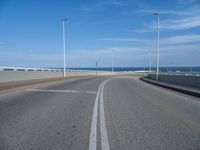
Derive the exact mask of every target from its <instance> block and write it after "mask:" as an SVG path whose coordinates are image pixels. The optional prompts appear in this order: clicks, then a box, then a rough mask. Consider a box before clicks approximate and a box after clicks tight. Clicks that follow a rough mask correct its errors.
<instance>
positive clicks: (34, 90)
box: [26, 89, 96, 94]
mask: <svg viewBox="0 0 200 150" xmlns="http://www.w3.org/2000/svg"><path fill="white" fill-rule="evenodd" d="M26 91H32V92H58V93H87V94H95V93H96V92H95V91H75V90H44V89H26Z"/></svg>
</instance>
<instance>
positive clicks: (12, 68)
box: [0, 67, 95, 72]
mask: <svg viewBox="0 0 200 150" xmlns="http://www.w3.org/2000/svg"><path fill="white" fill-rule="evenodd" d="M0 71H47V72H63V69H52V68H24V67H0ZM66 72H95V71H94V70H76V69H66Z"/></svg>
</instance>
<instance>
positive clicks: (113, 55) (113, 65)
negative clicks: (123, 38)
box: [112, 50, 114, 74]
mask: <svg viewBox="0 0 200 150" xmlns="http://www.w3.org/2000/svg"><path fill="white" fill-rule="evenodd" d="M113 71H114V50H112V74H113Z"/></svg>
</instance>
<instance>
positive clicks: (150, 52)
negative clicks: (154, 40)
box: [149, 51, 151, 72]
mask: <svg viewBox="0 0 200 150" xmlns="http://www.w3.org/2000/svg"><path fill="white" fill-rule="evenodd" d="M149 72H151V51H149Z"/></svg>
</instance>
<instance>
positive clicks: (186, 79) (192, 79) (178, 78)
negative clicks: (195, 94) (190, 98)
mask: <svg viewBox="0 0 200 150" xmlns="http://www.w3.org/2000/svg"><path fill="white" fill-rule="evenodd" d="M148 78H150V79H153V80H155V79H156V75H155V74H148ZM158 80H159V81H162V82H166V83H171V84H176V85H181V86H187V87H192V88H199V89H200V77H199V76H191V75H166V74H165V75H163V74H160V75H159V77H158Z"/></svg>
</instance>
